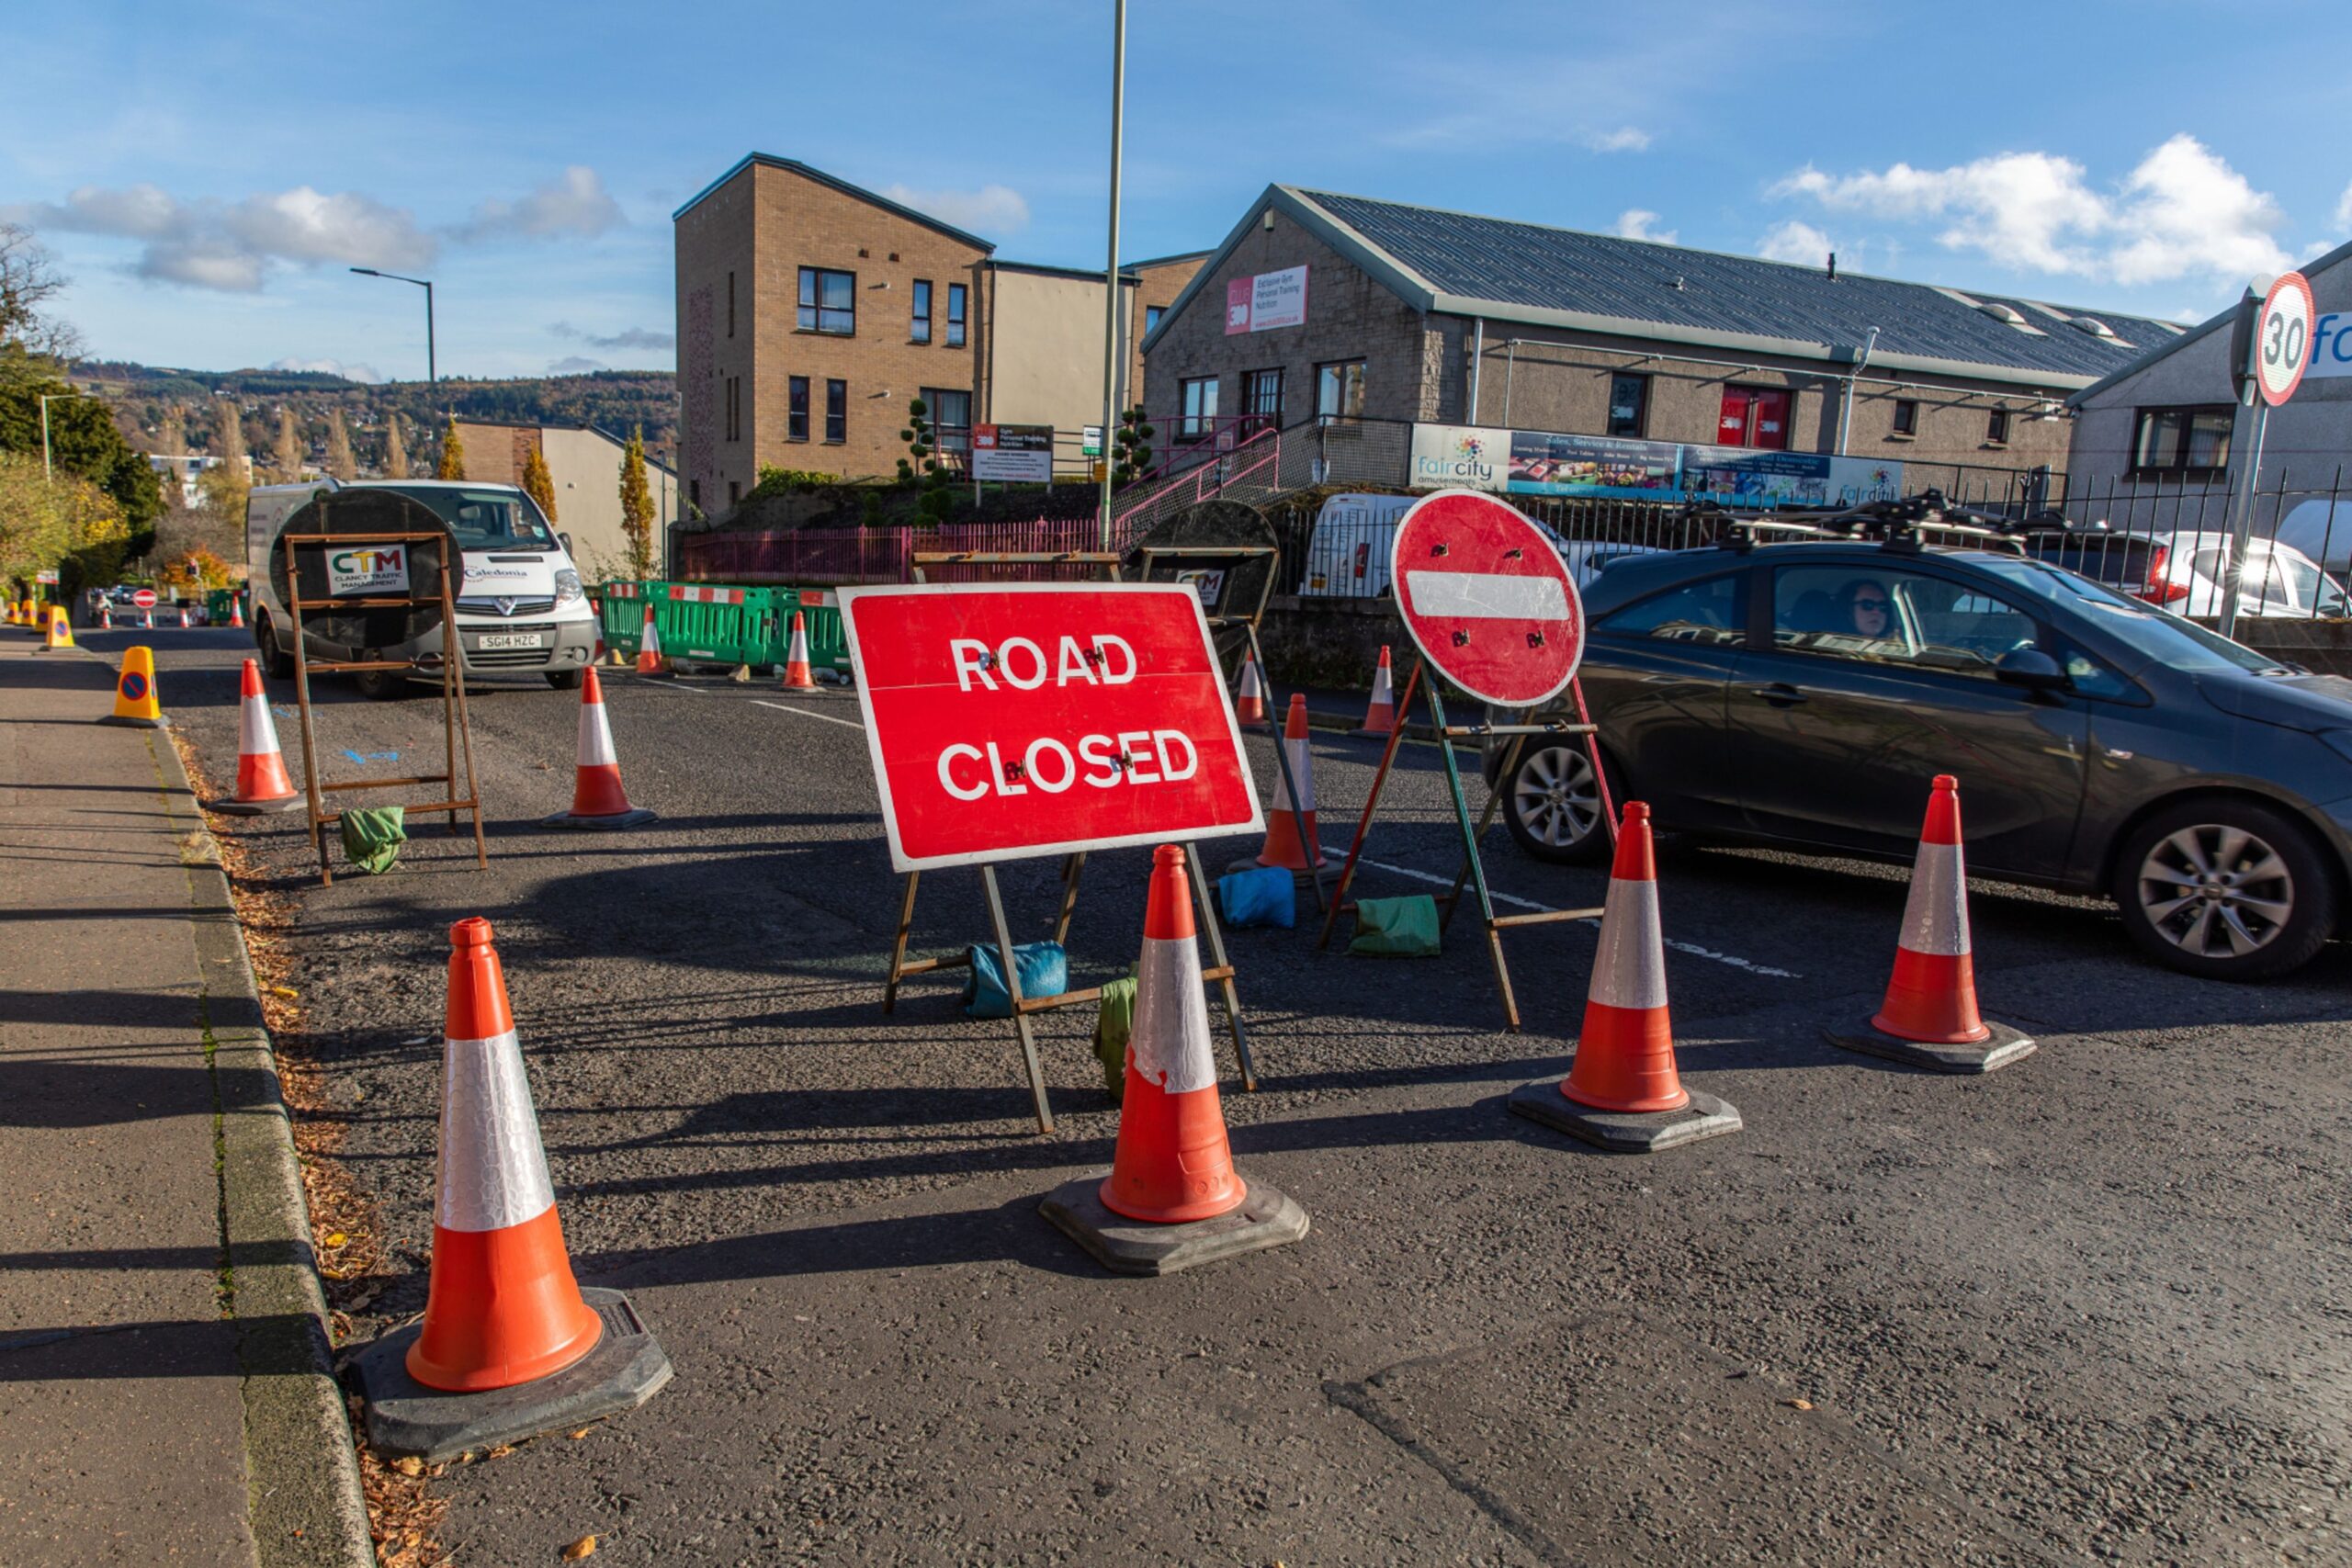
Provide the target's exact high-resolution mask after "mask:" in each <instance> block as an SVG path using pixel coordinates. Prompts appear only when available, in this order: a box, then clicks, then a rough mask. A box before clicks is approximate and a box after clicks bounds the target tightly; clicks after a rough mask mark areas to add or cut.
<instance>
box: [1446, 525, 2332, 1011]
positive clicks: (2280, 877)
mask: <svg viewBox="0 0 2352 1568" xmlns="http://www.w3.org/2000/svg"><path fill="white" fill-rule="evenodd" d="M1584 600H1585V609H1586V614H1587V620H1588V623H1589V636H1588V639H1587V642H1586V651H1585V657H1584V665H1583V673H1582V679H1583V683H1584V691H1585V695H1586V698H1587V701H1588V702H1589V705H1590V706H1591V710H1592V715H1593V718H1594V720H1595V722H1596V723H1597V724H1598V725H1599V726H1600V742H1601V749H1602V755H1603V759H1604V762H1605V765H1606V766H1607V768H1608V770H1609V775H1610V784H1611V787H1612V789H1613V790H1614V791H1615V792H1616V793H1617V795H1619V797H1620V798H1624V797H1633V798H1637V799H1641V800H1645V801H1647V802H1648V803H1649V804H1650V807H1651V809H1652V810H1653V812H1654V813H1655V814H1656V819H1657V822H1658V824H1659V825H1660V826H1661V827H1663V828H1667V829H1677V830H1679V831H1681V832H1684V833H1686V834H1689V835H1691V836H1693V837H1696V838H1700V839H1720V840H1740V841H1747V842H1754V843H1764V844H1770V845H1775V846H1778V847H1781V848H1786V849H1797V850H1804V851H1809V852H1823V853H1833V854H1844V855H1856V856H1862V857H1867V858H1875V859H1883V860H1890V861H1902V862H1907V861H1909V860H1910V858H1911V856H1912V853H1913V852H1914V849H1915V848H1916V845H1917V836H1918V832H1919V824H1920V819H1921V815H1922V812H1923V809H1924V807H1925V804H1926V801H1927V796H1928V781H1929V779H1931V778H1932V777H1933V776H1934V775H1935V774H1937V773H1953V774H1956V775H1958V777H1959V779H1960V782H1961V797H1962V808H1963V818H1964V822H1965V826H1966V832H1967V841H1968V863H1969V870H1970V872H1971V873H1972V874H1976V875H1980V876H1985V877H1991V878H1995V879H1998V880H2002V881H2009V882H2019V883H2029V884H2032V885H2035V886H2046V887H2053V888H2060V889H2064V890H2065V891H2068V892H2074V893H2091V894H2106V895H2109V896H2111V897H2114V899H2115V900H2116V901H2117V903H2118V904H2119V905H2120V907H2121V909H2122V913H2123V920H2124V924H2125V925H2126V927H2128V928H2129V929H2130V931H2131V934H2132V936H2133V937H2134V939H2136V940H2137V941H2138V942H2140V944H2141V945H2142V946H2143V947H2144V948H2146V949H2147V950H2148V951H2149V952H2150V953H2153V954H2154V955H2155V956H2156V957H2157V958H2159V959H2161V960H2162V961H2163V962H2165V963H2166V964H2171V965H2172V966H2174V967H2176V968H2178V969H2182V970H2186V971H2188V972H2189V973H2191V974H2196V975H2205V976H2215V977H2220V978H2231V979H2250V978H2256V977H2258V976H2269V975H2278V974H2282V973H2284V972H2286V971H2288V970H2290V969H2293V968H2295V967H2297V966H2298V965H2300V964H2304V963H2306V962H2308V961H2309V960H2310V959H2311V958H2312V955H2313V954H2315V953H2317V952H2318V951H2319V949H2320V947H2321V945H2322V944H2323V943H2324V942H2326V940H2327V939H2328V937H2329V936H2330V935H2331V934H2333V933H2334V932H2335V930H2336V925H2337V919H2338V911H2339V910H2342V909H2344V908H2346V907H2347V900H2346V896H2345V895H2346V878H2347V868H2348V867H2352V681H2346V680H2343V679H2340V678H2337V677H2335V676H2325V675H2312V674H2308V673H2304V672H2301V671H2294V670H2290V669H2288V668H2286V667H2283V666H2281V665H2279V664H2278V663H2277V662H2275V661H2273V660H2269V659H2267V658H2266V657H2264V656H2263V655H2261V654H2258V653H2256V652H2254V651H2252V650H2251V649H2245V648H2243V647H2241V646H2239V645H2238V644H2236V643H2233V642H2230V641H2227V640H2225V639H2224V638H2222V637H2217V636H2215V635H2214V634H2212V633H2211V632H2208V631H2206V630H2204V629H2202V628H2201V627H2199V626H2195V625H2193V624H2192V623H2190V622H2188V621H2184V620H2181V619H2179V618H2178V617H2177V616H2174V615H2167V614H2165V613H2164V612H2163V611H2160V610H2157V609H2155V608H2154V607H2153V606H2151V605H2148V604H2143V603H2141V602H2139V601H2137V600H2134V599H2131V598H2127V597H2125V596H2123V595H2122V594H2120V593H2117V592H2114V591H2113V590H2111V589H2109V588H2106V587H2104V586H2102V585H2100V584H2099V583H2097V582H2094V581H2090V580H2088V579H2087V578H2084V577H2081V576H2078V575H2076V574H2075V573H2074V572H2071V571H2067V570H2063V569H2061V568H2058V567H2055V566H2052V565H2049V564H2046V563H2044V562H2042V561H2040V560H2036V559H2031V558H2024V557H2022V556H2019V555H2015V554H2007V553H2002V552H2001V551H2000V550H1998V549H1996V548H1985V549H1977V548H1942V547H1934V546H1923V545H1921V544H1919V543H1917V541H1916V540H1912V539H1897V540H1895V541H1894V542H1890V543H1872V542H1869V541H1865V540H1856V541H1850V542H1849V541H1839V542H1820V543H1816V542H1812V541H1806V542H1802V543H1789V544H1772V545H1761V546H1758V545H1747V544H1744V543H1743V544H1738V545H1725V546H1720V547H1707V548H1702V549H1696V550H1680V551H1676V552H1673V553H1671V554H1663V555H1656V556H1640V557H1634V558H1628V559H1624V560H1622V561H1619V562H1617V563H1615V564H1613V565H1612V566H1611V567H1610V569H1609V570H1607V571H1605V572H1604V573H1602V574H1601V576H1600V580H1599V581H1596V582H1595V583H1593V584H1592V586H1591V587H1590V588H1589V589H1588V590H1587V591H1586V592H1585V594H1584ZM1503 750H1504V744H1503V743H1502V742H1500V741H1495V742H1490V743H1489V746H1488V750H1487V776H1488V780H1489V782H1490V783H1492V782H1496V775H1497V774H1498V772H1499V771H1500V765H1501V762H1502V761H1503ZM1500 787H1502V788H1503V789H1504V791H1505V802H1506V809H1505V812H1504V816H1505V818H1506V820H1507V821H1508V822H1509V824H1510V831H1511V834H1512V836H1513V837H1514V838H1516V839H1517V840H1518V841H1519V842H1520V844H1521V846H1522V847H1524V848H1525V849H1526V850H1527V852H1529V853H1531V854H1533V855H1535V856H1537V857H1539V858H1542V859H1546V860H1559V861H1570V862H1587V863H1589V862H1594V861H1597V860H1599V859H1600V858H1601V857H1602V856H1603V855H1604V854H1605V852H1606V849H1607V834H1606V831H1605V829H1604V828H1603V825H1602V824H1601V822H1600V804H1599V799H1598V796H1597V794H1596V792H1595V790H1594V788H1593V781H1592V773H1591V767H1590V765H1589V762H1588V761H1587V760H1586V758H1585V756H1584V753H1583V750H1582V748H1581V744H1580V743H1579V742H1576V741H1572V740H1567V739H1558V740H1532V741H1530V742H1529V743H1528V748H1527V750H1524V751H1523V752H1522V754H1521V757H1520V759H1519V761H1518V763H1517V765H1516V767H1515V768H1514V769H1513V773H1512V777H1511V778H1510V780H1508V781H1507V782H1503V783H1502V784H1501V785H1500Z"/></svg>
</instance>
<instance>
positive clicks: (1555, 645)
mask: <svg viewBox="0 0 2352 1568" xmlns="http://www.w3.org/2000/svg"><path fill="white" fill-rule="evenodd" d="M1388 581H1390V582H1391V583H1392V584H1393V585H1394V586H1395V589H1396V592H1397V614H1398V615H1401V616H1403V617H1404V621H1405V629H1406V630H1407V631H1408V632H1409V633H1410V634H1411V635H1412V638H1413V643H1414V646H1415V647H1417V648H1419V649H1420V650H1421V655H1422V657H1423V658H1425V659H1427V660H1429V661H1430V663H1431V664H1433V665H1435V666H1437V669H1438V671H1439V672H1440V673H1442V675H1444V676H1445V678H1446V679H1447V680H1449V681H1451V682H1453V683H1454V684H1455V685H1456V686H1459V687H1461V688H1462V690H1464V692H1467V693H1468V694H1470V695H1472V696H1474V697H1476V698H1477V699H1479V700H1480V701H1481V702H1488V703H1494V704H1496V705H1499V706H1502V707H1514V708H1519V707H1532V706H1534V705H1536V704H1538V703H1541V702H1544V701H1545V700H1547V699H1548V698H1551V697H1553V696H1555V695H1557V694H1559V692H1560V690H1561V688H1563V687H1565V686H1566V684H1567V683H1568V682H1569V681H1570V680H1571V679H1573V678H1574V676H1575V675H1576V672H1577V661H1578V660H1581V659H1582V658H1583V657H1584V604H1583V602H1582V601H1581V600H1579V599H1578V598H1577V585H1576V580H1575V579H1574V578H1573V577H1571V576H1570V575H1569V574H1568V569H1567V566H1566V563H1565V562H1564V561H1562V560H1561V559H1560V552H1559V550H1558V549H1557V548H1556V547H1554V545H1553V543H1552V540H1551V537H1550V536H1548V535H1546V534H1545V533H1544V530H1542V529H1541V528H1538V527H1537V526H1536V525H1534V524H1532V523H1531V522H1529V521H1528V520H1527V519H1526V518H1524V517H1522V516H1521V515H1520V514H1519V513H1517V512H1515V511H1513V510H1512V509H1511V508H1510V507H1509V506H1507V505H1505V504H1504V503H1503V502H1499V501H1497V500H1496V499H1495V498H1494V497H1493V496H1490V495H1482V494H1480V493H1479V492H1478V491H1473V490H1442V491H1438V492H1437V493H1436V494H1435V495H1432V496H1429V497H1426V498H1425V499H1423V500H1421V501H1419V502H1415V503H1414V505H1413V508H1412V510H1411V511H1409V512H1408V513H1405V515H1404V516H1403V517H1401V518H1399V519H1398V520H1397V536H1396V538H1395V539H1394V540H1393V541H1392V542H1391V544H1390V546H1389V558H1388Z"/></svg>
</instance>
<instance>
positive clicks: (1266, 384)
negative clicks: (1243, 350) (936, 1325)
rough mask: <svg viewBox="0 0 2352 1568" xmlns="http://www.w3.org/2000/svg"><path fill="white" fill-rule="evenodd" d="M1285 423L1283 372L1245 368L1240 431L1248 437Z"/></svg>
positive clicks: (1242, 374) (1274, 428)
mask: <svg viewBox="0 0 2352 1568" xmlns="http://www.w3.org/2000/svg"><path fill="white" fill-rule="evenodd" d="M1282 423H1283V373H1282V369H1281V367H1275V368H1273V369H1272V370H1244V371H1243V372H1242V373H1241V434H1242V436H1243V437H1244V438H1245V439H1247V438H1248V437H1250V436H1252V435H1255V434H1258V432H1260V431H1261V430H1279V429H1280V428H1281V427H1282Z"/></svg>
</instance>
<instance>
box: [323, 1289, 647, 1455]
mask: <svg viewBox="0 0 2352 1568" xmlns="http://www.w3.org/2000/svg"><path fill="white" fill-rule="evenodd" d="M580 1295H581V1299H582V1301H585V1302H586V1303H588V1306H589V1308H590V1310H591V1311H593V1312H594V1313H595V1314H596V1315H597V1316H598V1317H600V1318H602V1319H603V1320H604V1325H605V1332H604V1337H602V1338H600V1339H598V1340H597V1341H596V1348H594V1350H591V1351H589V1352H588V1354H587V1355H585V1356H583V1357H582V1358H581V1359H579V1360H577V1361H574V1362H572V1363H571V1365H570V1366H568V1367H566V1368H564V1369H563V1370H562V1371H560V1372H551V1373H549V1374H548V1376H546V1377H543V1378H540V1379H538V1380H537V1381H536V1382H526V1383H518V1384H516V1385H515V1387H513V1388H496V1389H490V1390H487V1391H485V1392H484V1393H442V1392H441V1391H440V1390H439V1389H433V1388H427V1387H425V1386H424V1384H423V1383H421V1382H417V1381H416V1380H415V1379H414V1378H413V1377H411V1376H409V1372H408V1366H407V1363H406V1357H407V1355H408V1348H409V1347H410V1346H411V1345H413V1344H414V1343H416V1335H417V1325H415V1324H411V1325H408V1326H407V1327H405V1328H401V1329H398V1330H396V1331H394V1332H392V1333H390V1334H387V1335H385V1336H384V1337H382V1338H380V1339H379V1340H377V1341H376V1342H375V1343H374V1344H372V1345H370V1346H368V1348H366V1349H365V1350H362V1351H360V1352H359V1354H358V1355H357V1356H356V1357H354V1358H353V1359H352V1360H351V1363H350V1372H349V1376H350V1379H351V1382H352V1384H353V1386H354V1387H355V1388H356V1389H357V1391H358V1393H359V1397H360V1398H361V1399H363V1400H365V1401H366V1402H367V1405H368V1442H369V1443H370V1444H372V1445H373V1446H374V1448H375V1450H376V1451H377V1452H378V1453H379V1454H387V1455H390V1456H393V1457H395V1458H398V1457H402V1456H408V1455H413V1456H414V1457H416V1458H418V1459H421V1460H423V1461H424V1462H425V1463H427V1464H438V1463H440V1462H441V1461H444V1460H449V1459H455V1458H457V1457H458V1455H459V1454H461V1453H464V1452H466V1451H467V1450H469V1449H470V1450H475V1451H480V1450H483V1449H489V1448H495V1447H496V1446H497V1445H498V1444H500V1443H515V1442H520V1441H522V1440H523V1439H524V1438H536V1437H537V1436H538V1435H540V1434H541V1433H543V1432H553V1431H557V1430H560V1429H561V1428H563V1427H578V1426H580V1425H582V1424H583V1423H585V1422H589V1421H594V1420H595V1419H596V1418H597V1417H598V1416H616V1415H618V1414H620V1413H621V1412H622V1411H624V1410H634V1409H636V1408H637V1407H638V1406H639V1405H640V1404H644V1403H645V1402H646V1401H647V1400H649V1399H650V1398H652V1397H653V1396H654V1395H655V1394H656V1393H660V1392H661V1391H662V1385H663V1384H664V1383H667V1382H669V1381H670V1358H669V1357H668V1356H666V1355H664V1354H663V1353H662V1346H661V1344H660V1342H659V1341H657V1340H656V1339H655V1338H654V1337H653V1333H652V1330H650V1329H649V1328H647V1327H646V1326H645V1323H644V1321H643V1320H642V1319H641V1318H639V1316H638V1315H637V1311H636V1309H635V1308H634V1307H632V1306H630V1305H629V1303H628V1297H627V1296H625V1295H623V1294H621V1292H618V1291H604V1290H598V1289H596V1288H594V1286H590V1287H586V1288H583V1289H582V1291H581V1292H580Z"/></svg>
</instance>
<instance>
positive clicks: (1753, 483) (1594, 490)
mask: <svg viewBox="0 0 2352 1568" xmlns="http://www.w3.org/2000/svg"><path fill="white" fill-rule="evenodd" d="M2315 371H2316V367H2314V372H2315ZM1412 457H1413V476H1412V482H1413V484H1414V486H1415V487H1416V488H1427V489H1442V488H1448V487H1460V488H1462V489H1464V490H1484V491H1496V492H1498V493H1500V494H1508V495H1564V496H1614V497H1619V498H1623V499H1625V500H1631V501H1700V500H1708V501H1718V502H1724V503H1725V504H1727V505H1732V506H1820V505H1853V504H1856V503H1858V502H1865V501H1891V500H1893V499H1894V498H1895V497H1897V496H1900V495H1901V494H1902V493H1903V465H1902V464H1900V463H1887V462H1881V461H1879V460H1877V459H1876V458H1870V457H1826V456H1823V455H1821V454H1818V453H1814V452H1758V451H1755V450H1753V449H1751V448H1748V447H1745V446H1683V445H1681V444H1679V443H1676V442H1670V441H1628V440H1624V439H1622V438H1620V437H1617V436H1611V435H1563V434H1555V433H1553V432H1550V431H1542V430H1496V429H1492V428H1489V427H1486V426H1480V425H1463V424H1416V425H1415V426H1413V453H1412Z"/></svg>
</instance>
